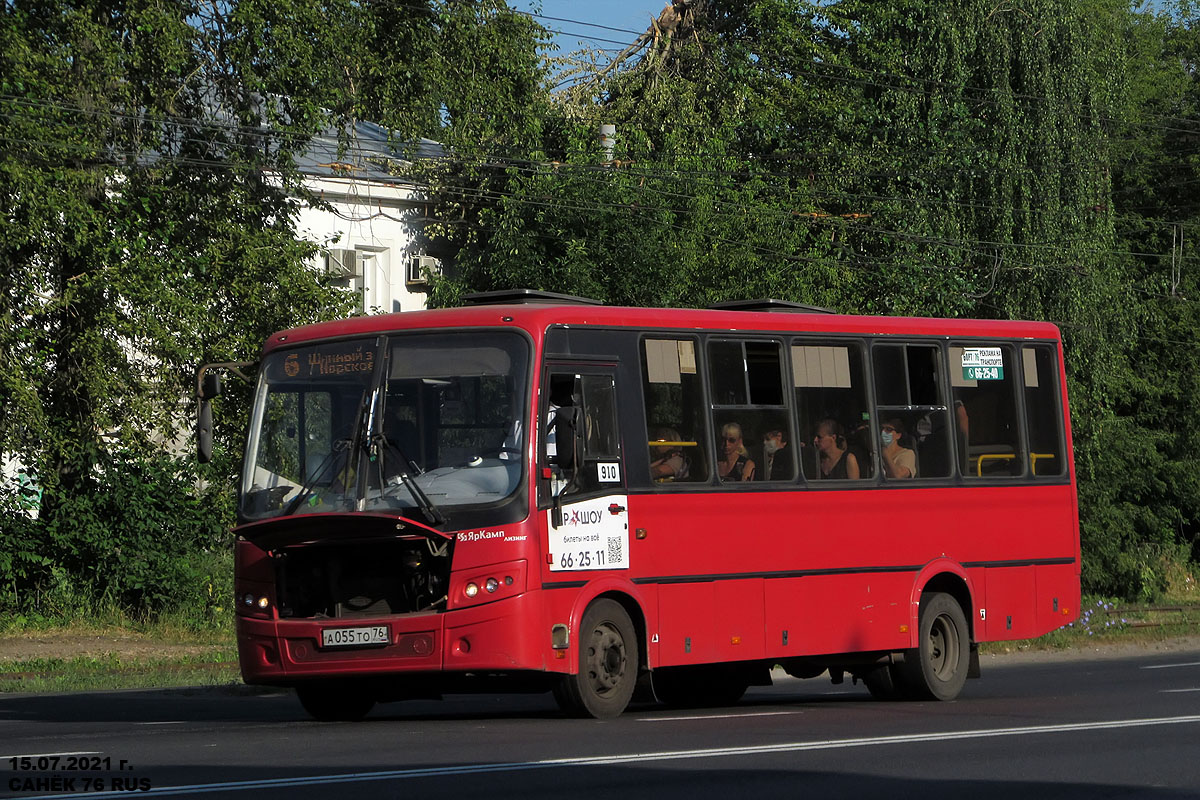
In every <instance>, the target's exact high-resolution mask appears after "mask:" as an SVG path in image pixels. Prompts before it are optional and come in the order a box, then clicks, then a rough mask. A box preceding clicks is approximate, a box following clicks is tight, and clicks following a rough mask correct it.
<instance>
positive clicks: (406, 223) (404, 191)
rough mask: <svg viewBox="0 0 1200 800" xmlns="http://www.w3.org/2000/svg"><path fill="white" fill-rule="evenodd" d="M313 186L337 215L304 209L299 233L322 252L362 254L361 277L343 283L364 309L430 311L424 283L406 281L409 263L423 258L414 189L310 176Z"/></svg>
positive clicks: (321, 264) (319, 260) (320, 259)
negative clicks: (414, 218)
mask: <svg viewBox="0 0 1200 800" xmlns="http://www.w3.org/2000/svg"><path fill="white" fill-rule="evenodd" d="M308 185H309V188H310V189H312V190H313V191H314V192H315V193H317V194H318V195H319V196H320V197H321V198H322V199H323V200H325V201H326V202H328V203H330V204H331V205H332V206H333V211H327V210H324V209H321V208H314V207H305V208H303V209H302V210H301V212H300V215H299V219H298V221H297V231H298V232H299V234H300V235H301V236H302V237H304V238H305V239H307V240H309V241H311V242H314V243H316V244H317V245H319V246H320V247H322V248H326V249H330V248H336V249H346V250H355V251H357V253H358V256H359V259H358V260H359V263H360V265H361V271H360V276H359V277H355V278H346V279H343V280H344V282H345V285H346V287H347V290H349V291H353V292H355V293H356V294H359V295H360V296H361V298H362V299H361V302H360V304H359V310H360V311H362V312H363V313H367V314H379V313H390V312H393V311H415V310H419V309H423V308H425V301H426V294H425V291H424V289H425V287H424V285H422V284H409V283H407V282H406V281H405V274H406V267H407V266H408V261H409V259H410V258H411V257H412V256H414V255H416V254H418V250H417V244H416V241H415V238H414V234H413V231H414V226H413V224H412V222H411V220H409V219H408V217H410V216H412V215H413V214H414V213H415V212H417V211H419V209H420V206H421V204H420V203H419V202H418V200H417V199H416V193H415V190H414V189H413V188H412V187H405V186H400V185H394V184H380V183H375V182H372V181H364V180H361V179H360V180H355V179H352V178H345V179H342V178H311V179H309V182H308ZM312 266H313V268H314V269H319V270H323V269H325V258H324V256H321V255H318V256H317V257H316V258H315V259H313V264H312Z"/></svg>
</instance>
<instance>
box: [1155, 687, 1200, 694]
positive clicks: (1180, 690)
mask: <svg viewBox="0 0 1200 800" xmlns="http://www.w3.org/2000/svg"><path fill="white" fill-rule="evenodd" d="M1172 692H1200V686H1197V687H1196V688H1194V689H1163V690H1161V691H1160V692H1159V694H1171V693H1172Z"/></svg>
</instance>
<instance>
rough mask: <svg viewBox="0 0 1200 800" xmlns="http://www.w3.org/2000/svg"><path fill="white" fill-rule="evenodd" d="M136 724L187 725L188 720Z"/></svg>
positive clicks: (137, 723)
mask: <svg viewBox="0 0 1200 800" xmlns="http://www.w3.org/2000/svg"><path fill="white" fill-rule="evenodd" d="M134 724H135V725H186V724H187V720H185V719H177V720H171V721H170V722H135V723H134Z"/></svg>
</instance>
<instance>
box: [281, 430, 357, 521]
mask: <svg viewBox="0 0 1200 800" xmlns="http://www.w3.org/2000/svg"><path fill="white" fill-rule="evenodd" d="M350 444H351V443H350V440H349V439H338V440H337V441H335V442H334V443H333V447H331V448H330V449H329V452H328V453H326V454H325V458H323V459H321V463H320V464H319V465H318V466H317V468H316V469H315V470H314V471H313V473H312V474H311V475H309V476H308V480H306V481H305V482H304V483H303V484H302V485H301V486H300V491H299V493H298V494H297V495H296V496H295V497H294V498H292V502H290V503H288V507H287V508H285V509H284V510H283V514H281V515H280V516H284V517H290V516H291V515H292V514H295V513H296V509H297V508H299V507H300V503H301V502H303V501H304V499H305V498H306V497H307V496H308V493H309V492H311V491H312V490H313V487H314V486H316V485H317V483H319V482H320V481H321V479H322V478H324V477H325V473H326V472H328V471H329V468H330V467H332V466H333V462H334V457H335V456H336V455H337V454H338V453H339V452H341V451H343V450H349V449H350ZM348 464H349V462H347V465H348Z"/></svg>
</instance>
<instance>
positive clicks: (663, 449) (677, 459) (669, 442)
mask: <svg viewBox="0 0 1200 800" xmlns="http://www.w3.org/2000/svg"><path fill="white" fill-rule="evenodd" d="M650 439H651V440H652V441H655V442H662V443H663V444H661V445H651V447H650V476H651V477H652V478H654V480H655V481H659V482H662V481H681V480H684V479H685V478H686V477H687V461H686V460H685V459H684V457H683V448H682V446H681V445H680V444H679V442H680V439H679V433H678V432H676V431H675V429H674V428H655V429H653V430H652V431H650Z"/></svg>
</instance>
